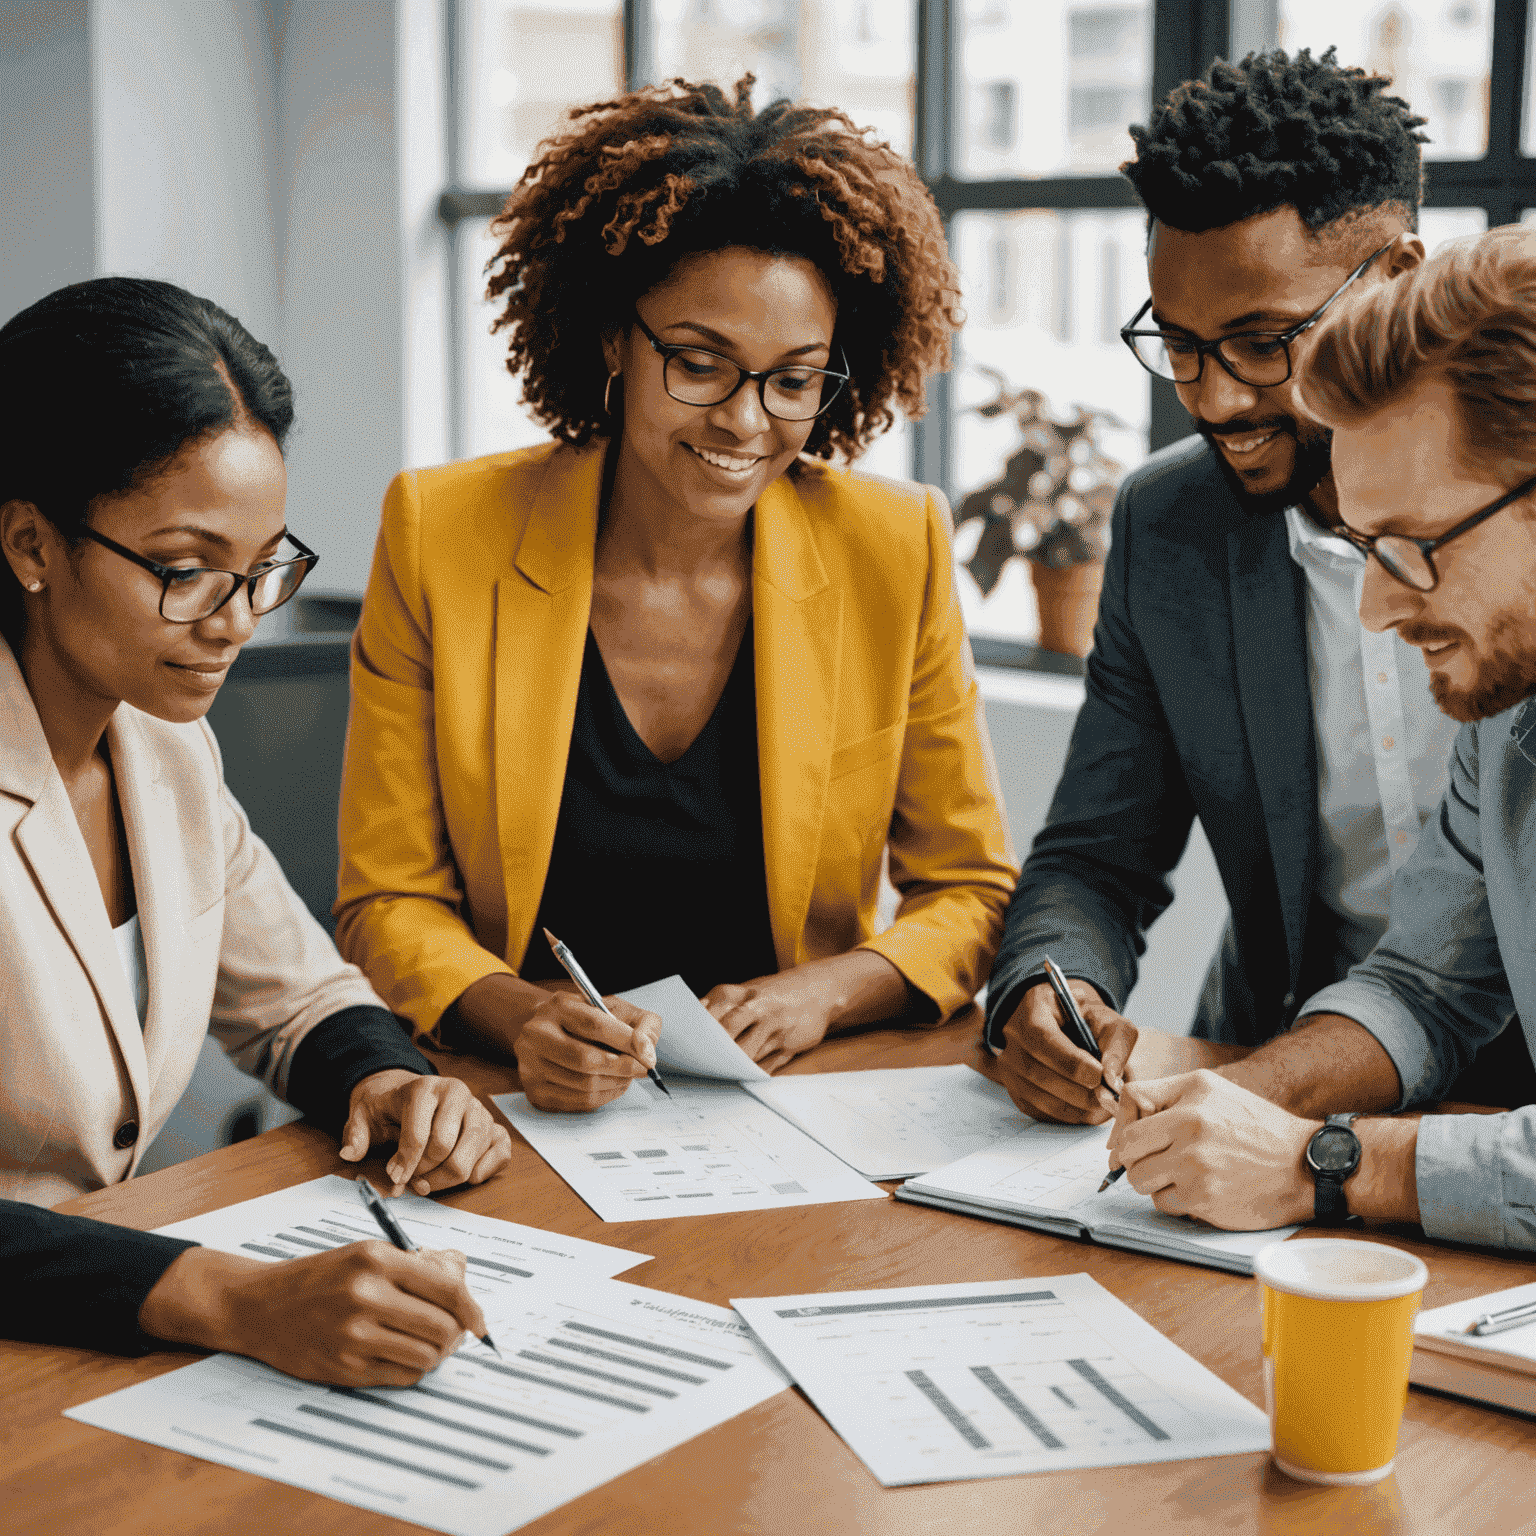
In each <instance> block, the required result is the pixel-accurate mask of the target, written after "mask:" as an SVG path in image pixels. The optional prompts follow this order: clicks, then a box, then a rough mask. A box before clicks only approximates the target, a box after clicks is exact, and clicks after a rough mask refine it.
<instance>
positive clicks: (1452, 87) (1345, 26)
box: [1232, 0, 1529, 160]
mask: <svg viewBox="0 0 1536 1536" xmlns="http://www.w3.org/2000/svg"><path fill="white" fill-rule="evenodd" d="M1277 43H1278V45H1279V46H1280V47H1282V48H1284V49H1285V50H1286V51H1287V52H1288V53H1294V52H1296V50H1297V49H1299V48H1310V49H1311V50H1312V53H1313V56H1314V57H1316V56H1317V55H1318V54H1320V53H1322V52H1323V51H1324V49H1326V48H1328V47H1329V46H1330V45H1331V44H1337V45H1338V50H1339V61H1340V63H1343V64H1358V65H1359V66H1360V67H1361V68H1362V69H1364V70H1366V71H1367V72H1368V73H1370V74H1379V75H1390V76H1391V77H1392V84H1393V89H1392V94H1393V95H1395V96H1401V97H1403V98H1404V99H1405V100H1406V101H1407V102H1408V103H1409V104H1410V105H1411V106H1412V107H1413V110H1414V111H1415V112H1416V113H1418V114H1419V116H1421V117H1425V118H1428V119H1429V122H1428V125H1427V126H1426V127H1425V129H1424V130H1423V131H1424V132H1425V133H1427V134H1428V135H1429V140H1430V141H1429V143H1428V144H1426V145H1425V146H1424V157H1425V159H1427V160H1475V159H1477V158H1478V157H1479V156H1480V155H1483V154H1485V153H1486V152H1487V149H1488V69H1489V62H1490V60H1491V59H1492V56H1493V0H1385V3H1383V0H1233V3H1232V54H1233V57H1234V58H1241V57H1243V55H1244V54H1246V53H1247V52H1248V51H1249V50H1250V49H1254V48H1272V47H1274V46H1275V45H1276V44H1277ZM1527 88H1529V87H1527Z"/></svg>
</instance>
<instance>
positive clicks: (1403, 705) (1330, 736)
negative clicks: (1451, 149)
mask: <svg viewBox="0 0 1536 1536" xmlns="http://www.w3.org/2000/svg"><path fill="white" fill-rule="evenodd" d="M1389 84H1390V82H1388V81H1385V80H1382V79H1379V78H1371V77H1367V76H1365V75H1364V74H1363V72H1361V71H1359V70H1353V69H1347V68H1344V67H1341V66H1339V65H1338V64H1337V63H1336V62H1335V60H1334V58H1333V54H1332V51H1331V50H1330V51H1329V53H1327V54H1325V55H1324V56H1323V57H1322V58H1321V59H1316V60H1314V59H1312V58H1311V57H1310V56H1309V55H1308V54H1307V53H1306V52H1305V51H1303V52H1302V53H1300V54H1298V55H1297V56H1296V57H1295V58H1294V59H1290V58H1287V56H1286V55H1285V54H1284V53H1281V52H1276V53H1273V54H1268V55H1256V56H1250V57H1249V58H1248V59H1246V60H1244V62H1243V63H1242V65H1240V66H1229V65H1226V64H1222V63H1217V64H1215V65H1213V66H1212V67H1211V69H1210V70H1208V71H1207V73H1206V75H1205V76H1204V77H1203V79H1202V80H1200V81H1196V82H1193V83H1191V84H1188V85H1185V86H1181V87H1179V88H1178V89H1176V90H1175V91H1173V92H1172V93H1171V94H1170V96H1169V97H1168V99H1167V101H1166V102H1164V103H1163V104H1161V105H1160V106H1159V108H1158V109H1157V110H1156V111H1155V112H1154V113H1153V116H1152V119H1151V123H1150V125H1149V126H1148V127H1146V128H1141V127H1137V128H1134V129H1132V134H1133V137H1134V138H1135V140H1136V144H1137V157H1136V159H1135V160H1133V161H1131V162H1128V163H1127V165H1126V166H1125V167H1124V168H1123V169H1124V170H1125V173H1126V175H1127V176H1128V177H1129V179H1130V180H1131V182H1132V183H1133V185H1134V186H1135V187H1136V190H1137V193H1138V195H1139V196H1140V197H1141V199H1142V201H1143V203H1144V204H1145V206H1146V208H1147V210H1148V230H1149V239H1148V263H1149V272H1150V277H1151V287H1152V299H1151V301H1149V304H1148V306H1147V307H1146V309H1144V310H1143V312H1142V313H1141V314H1140V315H1138V316H1137V317H1136V318H1135V319H1134V320H1133V321H1132V322H1131V324H1130V325H1129V326H1127V328H1126V329H1127V333H1128V334H1127V340H1128V342H1129V343H1130V344H1131V347H1132V350H1133V351H1134V352H1135V353H1136V356H1137V358H1138V360H1140V361H1141V362H1142V363H1143V365H1144V366H1146V367H1147V368H1148V369H1149V370H1150V371H1153V372H1156V373H1160V374H1161V375H1162V376H1163V377H1167V378H1172V379H1173V380H1174V381H1175V383H1176V387H1177V389H1178V393H1179V397H1180V399H1181V401H1182V403H1183V404H1184V405H1185V407H1186V408H1187V409H1188V410H1189V411H1190V413H1191V416H1192V418H1193V420H1194V425H1195V426H1196V428H1197V435H1196V436H1194V437H1190V438H1188V439H1186V440H1184V441H1183V442H1181V443H1178V444H1175V445H1174V446H1173V447H1171V448H1168V449H1166V450H1164V451H1163V452H1161V453H1159V454H1156V455H1154V456H1153V458H1152V459H1151V460H1150V461H1149V462H1148V463H1147V464H1145V465H1144V466H1143V467H1142V468H1141V469H1139V470H1138V471H1136V472H1135V473H1134V474H1132V475H1131V476H1129V477H1128V479H1127V480H1126V482H1125V484H1124V486H1123V487H1122V489H1121V492H1120V496H1119V499H1118V502H1117V505H1116V508H1115V514H1114V523H1113V531H1112V542H1111V547H1110V554H1109V559H1108V564H1107V567H1106V571H1105V578H1104V589H1103V596H1102V598H1101V602H1100V608H1099V618H1098V625H1097V628H1096V630H1095V633H1094V649H1093V652H1092V654H1091V655H1090V657H1089V662H1088V681H1087V697H1086V701H1085V703H1084V705H1083V707H1082V710H1081V712H1080V714H1079V716H1078V720H1077V724H1076V727H1075V729H1074V732H1073V737H1072V744H1071V748H1070V751H1069V754H1068V758H1067V764H1066V768H1065V771H1064V773H1063V775H1062V779H1061V783H1060V785H1059V786H1058V788H1057V791H1056V795H1055V799H1054V801H1053V803H1052V806H1051V810H1050V814H1049V816H1048V818H1047V822H1046V825H1045V828H1044V830H1043V831H1042V832H1041V833H1040V835H1039V836H1038V837H1037V838H1036V840H1035V843H1034V847H1033V849H1032V851H1031V853H1030V856H1029V859H1028V861H1027V862H1026V864H1025V866H1024V870H1023V873H1022V875H1021V877H1020V880H1019V885H1018V889H1017V891H1016V893H1015V895H1014V898H1013V901H1012V903H1011V905H1010V908H1009V912H1008V920H1007V929H1006V934H1005V937H1004V941H1003V947H1002V951H1001V953H1000V955H999V956H998V960H997V963H996V966H995V967H994V970H993V975H992V981H991V985H990V990H989V1002H988V1021H987V1031H988V1041H989V1043H990V1044H991V1045H992V1046H993V1047H994V1049H997V1050H998V1051H999V1053H1000V1055H999V1069H1000V1073H1001V1076H1002V1080H1003V1082H1004V1083H1005V1084H1006V1086H1007V1087H1008V1090H1009V1092H1010V1094H1011V1095H1012V1096H1013V1099H1014V1101H1015V1102H1016V1103H1017V1104H1018V1105H1019V1107H1020V1108H1022V1109H1024V1110H1026V1111H1027V1112H1029V1113H1031V1114H1035V1115H1040V1116H1044V1117H1048V1118H1052V1119H1058V1120H1072V1121H1101V1120H1103V1119H1105V1118H1107V1113H1108V1109H1109V1104H1108V1100H1107V1098H1106V1096H1105V1094H1104V1091H1103V1089H1102V1088H1100V1087H1099V1086H1098V1085H1099V1083H1100V1076H1101V1070H1102V1076H1103V1079H1104V1080H1106V1081H1108V1082H1109V1083H1111V1085H1114V1084H1115V1083H1116V1082H1117V1080H1118V1078H1119V1077H1120V1075H1121V1074H1122V1073H1123V1070H1124V1065H1125V1062H1126V1059H1127V1058H1128V1056H1129V1054H1130V1050H1131V1047H1132V1045H1133V1044H1134V1042H1135V1038H1136V1032H1135V1028H1134V1026H1133V1025H1132V1024H1130V1022H1129V1021H1128V1020H1126V1019H1124V1018H1123V1017H1122V1016H1121V1015H1120V1014H1119V1012H1118V1009H1119V1008H1120V1006H1121V1005H1122V1004H1123V1001H1124V999H1125V997H1126V996H1127V994H1128V993H1129V992H1130V990H1131V987H1132V986H1133V985H1134V983H1135V980H1136V973H1137V961H1138V957H1139V956H1140V955H1141V953H1142V951H1143V949H1144V947H1145V937H1144V936H1145V931H1146V929H1147V927H1148V926H1149V925H1150V924H1151V923H1152V921H1153V920H1154V919H1155V918H1156V917H1157V916H1158V915H1159V914H1160V913H1161V912H1162V911H1163V910H1164V909H1165V908H1166V907H1167V905H1168V903H1169V902H1170V901H1171V900H1172V899H1173V892H1172V889H1171V888H1170V886H1169V884H1168V880H1167V876H1168V873H1169V871H1170V870H1172V869H1173V867H1174V866H1175V865H1176V864H1177V863H1178V860H1179V858H1180V856H1181V855H1182V853H1183V850H1184V846H1185V843H1186V841H1187V839H1188V836H1189V830H1190V825H1191V821H1192V819H1193V818H1194V817H1195V816H1198V817H1199V818H1200V822H1201V825H1202V827H1203V828H1204V830H1205V834H1206V837H1207V839H1208V841H1209V843H1210V846H1211V850H1212V853H1213V854H1214V856H1215V860H1216V865H1217V868H1218V870H1219V871H1220V874H1221V878H1222V883H1223V886H1224V887H1225V890H1226V894H1227V899H1228V902H1229V904H1230V907H1231V918H1230V921H1229V923H1228V926H1227V929H1226V932H1225V935H1224V937H1223V942H1222V945H1221V949H1220V952H1219V953H1218V955H1217V957H1216V959H1215V961H1214V963H1213V964H1212V967H1211V970H1210V973H1209V975H1208V977H1207V979H1206V984H1205V987H1204V990H1203V993H1202V996H1201V999H1200V1004H1199V1010H1198V1013H1197V1016H1196V1019H1195V1024H1194V1032H1195V1034H1197V1035H1200V1036H1203V1037H1205V1038H1209V1039H1214V1040H1222V1041H1230V1042H1233V1043H1236V1044H1241V1045H1249V1046H1252V1045H1258V1044H1260V1043H1262V1042H1263V1041H1265V1040H1268V1039H1270V1038H1271V1037H1272V1036H1274V1035H1276V1034H1278V1033H1279V1032H1281V1031H1282V1030H1285V1029H1287V1028H1288V1027H1289V1026H1290V1025H1291V1024H1292V1023H1293V1022H1294V1021H1295V1018H1296V1013H1297V1009H1298V1007H1299V1005H1300V1004H1302V1003H1303V1002H1305V1001H1306V999H1307V998H1308V997H1310V996H1311V995H1312V994H1313V993H1314V992H1315V991H1317V990H1318V989H1319V988H1321V987H1323V986H1326V985H1328V984H1329V983H1331V982H1334V981H1336V980H1338V979H1339V978H1340V977H1341V976H1342V975H1343V974H1344V972H1345V971H1346V970H1347V969H1348V968H1349V966H1350V965H1351V964H1353V963H1355V962H1357V961H1359V960H1361V959H1363V958H1364V955H1365V954H1366V953H1367V952H1368V951H1369V950H1370V948H1371V947H1372V946H1373V945H1374V943H1375V941H1376V939H1378V938H1379V937H1380V934H1381V932H1382V931H1383V930H1384V928H1385V926H1386V903H1387V899H1388V894H1389V892H1390V884H1391V876H1392V874H1393V873H1394V872H1395V870H1396V869H1397V868H1398V867H1399V866H1400V865H1401V864H1402V862H1404V860H1405V859H1406V857H1407V855H1408V853H1410V852H1411V851H1412V847H1413V845H1414V843H1416V841H1417V838H1418V832H1419V827H1420V825H1421V823H1422V821H1423V819H1424V818H1425V817H1427V816H1428V815H1429V813H1430V811H1431V810H1432V808H1433V807H1434V805H1435V804H1436V802H1437V801H1438V799H1439V795H1440V792H1441V789H1442V788H1443V785H1444V782H1445V777H1444V770H1445V760H1446V756H1447V753H1448V751H1449V747H1450V743H1451V740H1452V738H1453V736H1454V732H1455V725H1454V722H1451V721H1450V720H1448V719H1446V718H1445V717H1443V716H1441V715H1440V714H1439V712H1438V711H1436V710H1435V708H1434V705H1433V702H1432V700H1431V697H1430V693H1429V686H1428V679H1427V674H1426V673H1425V671H1424V667H1423V663H1422V660H1421V659H1420V658H1418V657H1417V656H1416V655H1415V654H1413V653H1412V648H1411V647H1406V646H1403V648H1402V651H1401V652H1398V651H1393V650H1391V646H1392V644H1393V642H1392V641H1391V637H1382V636H1371V635H1366V634H1364V633H1363V632H1362V631H1361V630H1360V627H1359V623H1358V614H1357V611H1356V610H1357V609H1358V581H1359V572H1360V571H1361V570H1363V557H1361V556H1359V553H1358V551H1353V550H1352V549H1351V548H1350V546H1348V545H1347V543H1346V542H1345V541H1343V540H1342V539H1339V538H1336V537H1331V536H1330V529H1331V528H1332V527H1333V526H1334V525H1336V524H1337V521H1338V510H1337V499H1336V497H1335V495H1334V491H1333V483H1332V476H1331V472H1330V468H1329V458H1328V449H1329V437H1328V434H1327V433H1326V432H1325V431H1324V430H1323V429H1321V428H1320V427H1318V426H1316V425H1315V424H1314V423H1312V422H1310V420H1309V419H1308V418H1307V417H1305V416H1304V415H1303V414H1302V412H1301V410H1300V406H1299V403H1298V402H1297V400H1296V398H1295V396H1294V375H1295V368H1296V365H1297V363H1298V361H1299V360H1300V358H1302V357H1304V356H1305V349H1306V347H1307V344H1308V341H1309V336H1308V332H1309V330H1310V329H1311V326H1312V324H1314V323H1315V321H1316V319H1317V317H1318V316H1319V315H1320V314H1321V313H1322V312H1324V311H1325V310H1326V309H1327V307H1328V305H1329V303H1330V302H1331V300H1332V299H1333V298H1334V297H1336V296H1337V294H1338V293H1340V292H1342V291H1343V290H1344V289H1346V288H1348V287H1350V286H1351V285H1352V284H1355V283H1359V284H1365V285H1369V284H1376V283H1382V282H1387V281H1390V280H1391V279H1392V278H1394V277H1396V276H1397V275H1399V274H1400V273H1402V272H1405V271H1407V270H1409V269H1410V268H1411V267H1414V266H1416V265H1417V264H1418V263H1419V262H1420V261H1421V260H1422V258H1423V245H1422V242H1421V241H1419V239H1418V237H1417V235H1416V234H1415V233H1414V232H1413V231H1414V229H1415V226H1416V223H1417V208H1418V200H1419V189H1420V175H1421V172H1420V163H1419V149H1418V145H1419V143H1420V142H1422V135H1420V134H1418V133H1417V132H1416V131H1415V130H1416V129H1417V128H1418V126H1419V125H1420V124H1421V123H1422V121H1423V119H1421V118H1417V117H1414V116H1413V115H1412V114H1411V113H1410V111H1409V109H1408V107H1407V104H1406V103H1404V102H1402V101H1401V100H1399V99H1398V98H1396V97H1393V96H1390V95H1387V94H1386V93H1385V90H1384V88H1385V87H1386V86H1387V85H1389ZM1126 361H1127V364H1130V362H1131V359H1130V358H1127V359H1126ZM1399 644H1400V642H1399ZM1382 645H1386V646H1387V647H1388V649H1387V650H1381V649H1379V647H1380V646H1382ZM1373 647H1378V649H1373ZM1367 673H1368V674H1369V675H1366V674H1367ZM1047 954H1049V955H1050V956H1051V958H1052V959H1053V960H1054V961H1055V962H1056V963H1057V964H1058V965H1060V966H1061V967H1062V969H1063V970H1064V971H1065V972H1066V973H1067V975H1068V976H1069V977H1070V978H1072V979H1073V980H1072V986H1073V991H1074V993H1075V995H1076V996H1077V998H1078V1000H1079V1002H1080V1005H1081V1007H1082V1009H1083V1012H1084V1014H1085V1015H1086V1017H1087V1018H1088V1021H1089V1023H1090V1026H1091V1027H1092V1028H1093V1029H1094V1032H1095V1034H1096V1036H1097V1037H1098V1039H1099V1042H1100V1046H1101V1048H1102V1050H1103V1057H1104V1060H1103V1065H1102V1069H1101V1067H1100V1064H1099V1063H1098V1062H1096V1061H1094V1060H1093V1058H1092V1057H1091V1056H1089V1055H1088V1054H1087V1053H1086V1052H1085V1051H1082V1050H1080V1049H1078V1048H1077V1047H1076V1046H1074V1045H1072V1044H1071V1043H1070V1041H1069V1040H1068V1039H1067V1037H1066V1035H1065V1034H1063V1033H1062V1031H1061V1028H1060V1012H1059V1009H1058V1007H1057V1004H1056V1002H1055V1000H1054V998H1053V997H1052V994H1051V992H1050V989H1049V987H1048V986H1046V985H1045V984H1044V971H1043V961H1044V958H1045V956H1046V955H1047ZM1204 959H1205V957H1204V956H1200V957H1193V956H1192V957H1191V962H1192V963H1199V962H1201V961H1203V960H1204ZM1506 1034H1507V1035H1513V1036H1516V1037H1518V1034H1519V1032H1518V1031H1506ZM1498 1048H1499V1049H1501V1050H1507V1049H1509V1042H1505V1043H1504V1044H1503V1045H1502V1046H1500V1047H1498ZM1523 1067H1524V1071H1525V1074H1526V1076H1527V1077H1529V1075H1530V1067H1529V1061H1528V1059H1526V1060H1525V1061H1524V1062H1523ZM1509 1081H1510V1079H1509V1078H1508V1075H1507V1074H1506V1076H1505V1082H1506V1084H1507V1083H1508V1082H1509ZM1491 1091H1492V1090H1491V1089H1489V1088H1488V1087H1487V1086H1486V1085H1485V1086H1484V1088H1483V1090H1482V1091H1481V1092H1480V1093H1479V1094H1478V1096H1479V1097H1481V1098H1483V1099H1484V1101H1487V1102H1493V1101H1494V1100H1493V1099H1492V1098H1491V1097H1490V1093H1491ZM1497 1102H1500V1103H1504V1102H1507V1098H1499V1099H1498V1100H1497Z"/></svg>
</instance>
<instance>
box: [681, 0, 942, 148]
mask: <svg viewBox="0 0 1536 1536" xmlns="http://www.w3.org/2000/svg"><path fill="white" fill-rule="evenodd" d="M914 12H915V7H914V6H912V5H911V4H904V3H900V0H713V3H711V0H653V8H652V17H653V25H654V28H655V31H654V47H655V60H654V71H653V73H654V76H655V78H656V79H658V80H664V79H668V78H670V77H672V76H674V75H682V76H683V77H684V78H685V79H688V80H700V81H702V80H713V81H715V82H716V84H718V85H722V86H725V87H727V88H729V87H730V86H733V85H734V84H735V83H736V81H737V80H739V79H740V78H741V77H742V75H744V74H746V73H747V72H748V71H749V70H750V71H751V72H752V73H753V74H754V75H756V76H757V84H756V86H755V87H754V88H753V91H752V100H753V102H754V103H755V104H756V105H757V106H759V107H763V106H766V105H767V104H768V103H769V102H770V101H774V100H776V99H778V98H779V97H781V96H787V97H789V98H790V99H791V100H794V101H812V102H815V103H817V104H818V105H820V106H832V107H841V108H842V109H843V110H844V111H845V112H846V113H847V114H848V115H849V116H850V117H851V118H852V119H853V120H854V122H855V123H857V124H858V125H859V126H860V127H861V128H873V129H875V131H876V132H877V133H879V134H880V136H881V137H882V138H884V139H887V140H889V142H890V144H891V146H892V148H894V149H896V150H899V151H900V152H901V153H902V154H904V155H910V154H911V153H912V101H913V91H914V88H915V87H914V72H913V66H914V60H915V58H916V41H915V38H914V34H913V21H914Z"/></svg>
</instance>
